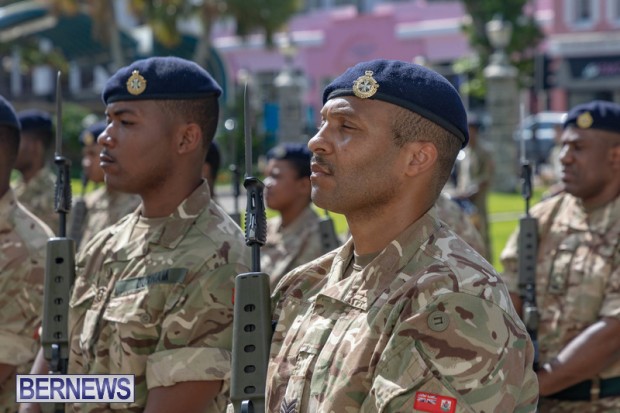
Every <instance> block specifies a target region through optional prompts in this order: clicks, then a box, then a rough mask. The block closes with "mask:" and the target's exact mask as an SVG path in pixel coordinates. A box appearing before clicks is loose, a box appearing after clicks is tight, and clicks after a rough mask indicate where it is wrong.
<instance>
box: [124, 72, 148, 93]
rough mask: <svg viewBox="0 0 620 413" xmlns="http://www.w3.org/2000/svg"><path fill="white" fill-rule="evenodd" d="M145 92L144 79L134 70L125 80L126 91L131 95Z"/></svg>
mask: <svg viewBox="0 0 620 413" xmlns="http://www.w3.org/2000/svg"><path fill="white" fill-rule="evenodd" d="M145 90H146V79H145V78H144V77H143V76H142V75H141V74H140V72H139V71H137V70H134V71H133V72H131V76H129V79H127V91H128V92H129V93H131V94H132V95H139V94H141V93H142V92H144V91H145Z"/></svg>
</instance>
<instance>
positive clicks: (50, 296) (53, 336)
mask: <svg viewBox="0 0 620 413" xmlns="http://www.w3.org/2000/svg"><path fill="white" fill-rule="evenodd" d="M56 116H57V119H56V153H55V156H54V163H55V164H56V166H57V168H58V174H57V180H56V191H55V197H54V207H55V209H56V212H57V213H58V214H59V215H60V226H59V232H58V235H59V236H58V237H54V238H50V239H49V241H48V243H47V257H46V263H45V284H44V288H45V291H44V298H43V328H42V330H43V331H42V334H41V345H42V347H43V355H44V356H45V359H46V360H47V361H48V362H49V372H50V374H67V368H68V364H69V325H68V313H69V299H70V298H71V288H72V286H73V281H74V279H75V243H74V242H73V240H72V239H69V238H67V237H66V218H67V214H68V213H69V211H70V209H71V180H70V165H71V162H70V161H69V160H68V159H67V158H65V157H64V156H62V98H61V89H60V72H58V77H57V82H56ZM54 410H55V411H56V412H64V405H63V404H56V405H54Z"/></svg>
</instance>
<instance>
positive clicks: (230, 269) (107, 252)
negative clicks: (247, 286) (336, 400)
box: [69, 181, 250, 413]
mask: <svg viewBox="0 0 620 413" xmlns="http://www.w3.org/2000/svg"><path fill="white" fill-rule="evenodd" d="M249 253H250V249H249V248H248V247H247V246H246V245H245V241H244V238H243V234H242V233H241V229H240V228H239V226H237V225H236V224H235V223H234V222H233V221H232V219H230V217H229V216H228V215H227V214H226V213H225V212H224V211H223V210H222V209H221V208H220V207H219V206H217V205H216V204H215V203H213V202H211V201H210V195H209V189H208V185H207V182H206V181H203V184H202V185H201V186H200V187H199V188H198V189H196V190H195V191H194V192H193V193H192V194H191V195H190V196H189V197H188V198H187V199H186V200H185V201H184V202H183V203H181V205H180V206H179V207H178V209H177V211H176V212H174V213H173V214H172V215H170V216H169V217H166V218H157V219H152V220H148V219H144V218H141V217H140V214H139V211H136V212H134V213H133V214H131V215H128V216H127V217H125V218H124V219H123V220H122V221H121V222H119V223H118V224H117V225H114V226H112V227H109V228H107V229H105V230H104V231H102V232H100V233H98V234H97V235H96V236H95V237H94V238H93V239H92V240H91V241H90V242H89V243H88V244H87V245H86V246H85V248H84V249H83V251H82V252H81V253H80V254H78V257H77V267H78V268H77V279H76V284H75V287H74V290H73V294H72V298H71V303H70V306H71V308H70V313H69V326H70V334H71V352H70V359H69V373H74V374H105V373H110V374H134V375H135V384H136V389H135V392H136V399H135V403H127V404H115V405H114V407H113V409H112V407H110V406H109V405H106V404H101V403H85V404H73V405H70V406H69V411H73V412H109V411H112V410H114V411H117V409H118V410H123V411H127V412H141V411H143V409H144V407H145V403H146V400H147V395H148V391H149V389H152V388H154V387H159V386H171V385H174V384H175V383H179V382H184V381H210V380H216V381H217V380H223V381H224V385H223V387H222V390H221V392H220V394H219V395H218V396H217V398H216V399H215V401H214V402H213V403H212V404H211V405H210V406H209V408H208V409H207V410H206V411H207V412H209V413H210V412H221V411H223V410H224V409H225V406H226V401H227V396H228V390H229V379H230V368H231V366H230V362H231V354H230V351H231V347H232V317H233V303H232V296H233V288H234V278H235V276H236V275H237V274H238V273H242V272H248V271H249V267H248V264H249V262H250V257H249Z"/></svg>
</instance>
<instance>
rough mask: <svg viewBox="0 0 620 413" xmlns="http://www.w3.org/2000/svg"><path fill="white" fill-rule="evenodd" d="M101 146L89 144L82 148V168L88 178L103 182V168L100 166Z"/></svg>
mask: <svg viewBox="0 0 620 413" xmlns="http://www.w3.org/2000/svg"><path fill="white" fill-rule="evenodd" d="M100 153H101V146H99V145H97V144H93V145H88V146H85V147H83V148H82V169H83V170H84V173H85V174H86V176H87V177H88V179H89V180H90V181H92V182H95V183H100V182H103V180H104V174H103V169H101V166H99V154H100Z"/></svg>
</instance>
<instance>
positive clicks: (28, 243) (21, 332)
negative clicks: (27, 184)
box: [0, 96, 53, 413]
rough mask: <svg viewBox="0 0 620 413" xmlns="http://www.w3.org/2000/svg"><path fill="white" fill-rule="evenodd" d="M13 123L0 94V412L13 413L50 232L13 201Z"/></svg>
mask: <svg viewBox="0 0 620 413" xmlns="http://www.w3.org/2000/svg"><path fill="white" fill-rule="evenodd" d="M18 148H19V122H18V120H17V116H16V114H15V112H14V110H13V107H12V106H11V104H10V103H9V102H7V101H6V100H5V99H4V98H3V97H2V96H0V307H1V308H2V310H1V311H0V412H1V413H14V412H16V411H17V404H16V403H15V374H16V373H17V374H26V373H28V371H29V370H30V367H31V365H32V362H33V360H34V356H35V354H36V352H37V341H36V338H35V335H36V332H37V328H38V326H39V324H40V322H41V310H42V302H43V277H44V266H45V249H46V245H47V240H48V239H49V238H50V237H52V236H53V233H52V231H51V230H50V229H49V228H48V227H47V226H46V225H45V224H44V223H43V222H41V220H39V219H38V218H36V217H35V216H34V215H32V214H31V213H30V212H28V211H27V210H26V208H24V206H23V205H22V204H21V203H19V202H17V200H16V198H15V195H14V193H13V190H12V189H11V188H10V186H9V180H10V177H11V169H12V168H13V164H14V162H15V159H16V157H17V152H18Z"/></svg>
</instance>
